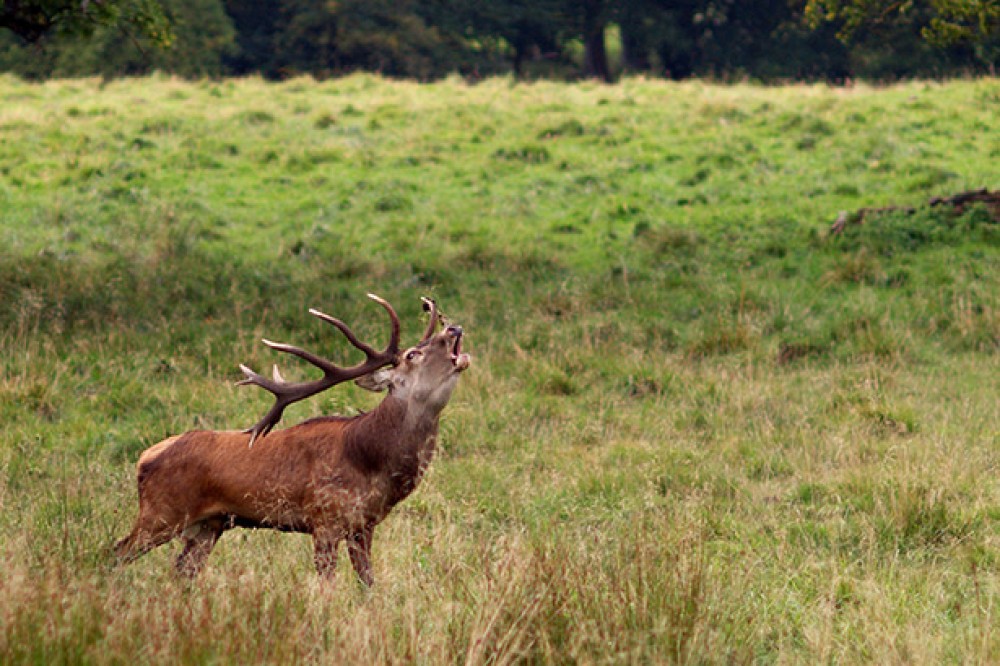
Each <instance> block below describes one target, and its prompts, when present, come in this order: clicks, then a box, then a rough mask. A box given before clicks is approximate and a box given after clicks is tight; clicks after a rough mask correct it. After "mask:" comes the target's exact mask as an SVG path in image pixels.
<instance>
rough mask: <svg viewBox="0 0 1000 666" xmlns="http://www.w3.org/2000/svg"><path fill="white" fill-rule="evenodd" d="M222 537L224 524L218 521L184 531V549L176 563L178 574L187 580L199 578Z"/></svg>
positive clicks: (204, 523)
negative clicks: (206, 561) (216, 543)
mask: <svg viewBox="0 0 1000 666" xmlns="http://www.w3.org/2000/svg"><path fill="white" fill-rule="evenodd" d="M221 535H222V523H221V522H218V521H213V522H210V523H208V522H203V523H195V524H194V525H191V526H190V527H188V528H187V529H186V530H184V534H183V540H184V549H183V550H182V551H181V553H180V555H178V556H177V560H176V561H175V562H174V567H175V568H176V569H177V573H178V574H180V575H181V576H184V577H185V578H194V577H195V576H197V575H198V574H199V573H200V572H201V569H202V567H204V566H205V560H206V559H208V556H209V554H210V553H211V552H212V548H214V547H215V542H216V541H218V540H219V537H220V536H221Z"/></svg>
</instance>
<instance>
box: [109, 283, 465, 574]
mask: <svg viewBox="0 0 1000 666" xmlns="http://www.w3.org/2000/svg"><path fill="white" fill-rule="evenodd" d="M368 297H369V298H371V299H372V300H374V301H375V302H376V303H378V304H379V305H381V306H382V307H383V308H384V309H385V310H386V312H387V313H388V315H389V320H390V326H391V330H390V336H389V342H388V344H387V345H386V347H385V348H384V349H382V350H376V349H375V348H373V347H372V346H370V345H368V344H366V343H364V342H362V341H361V340H359V339H358V337H357V336H356V335H355V334H354V333H353V332H352V331H351V329H350V328H349V327H348V326H347V325H346V324H344V323H343V322H342V321H340V320H339V319H336V318H334V317H331V316H330V315H327V314H324V313H322V312H320V311H319V310H315V309H310V310H309V312H310V314H312V315H313V316H315V317H317V318H319V319H321V320H322V321H324V322H326V323H328V324H331V325H333V326H334V327H335V328H337V329H339V330H340V332H341V333H343V335H344V337H346V338H347V340H348V342H350V344H351V345H353V346H354V347H355V348H357V349H359V350H360V351H362V352H363V353H364V355H365V360H364V361H362V362H360V363H358V364H357V365H354V366H351V367H342V366H338V365H335V364H334V363H332V362H331V361H329V360H327V359H324V358H322V357H320V356H317V355H315V354H313V353H311V352H309V351H306V350H304V349H301V348H299V347H296V346H293V345H289V344H284V343H278V342H272V341H270V340H267V339H264V340H263V342H264V344H265V345H267V346H268V347H270V348H271V349H274V350H276V351H279V352H283V353H287V354H291V355H293V356H297V357H299V358H301V359H303V360H305V361H307V362H308V363H310V364H312V365H314V366H316V367H317V368H319V369H320V370H322V371H323V376H322V377H320V378H318V379H315V380H312V381H305V382H299V383H295V382H289V381H286V380H285V379H284V378H283V377H282V376H281V373H280V372H279V371H278V367H277V365H275V366H274V369H273V373H272V377H273V378H271V379H268V378H266V377H263V376H261V375H259V374H257V373H256V372H254V371H253V370H251V369H250V368H248V367H247V366H245V365H240V369H241V370H242V372H243V374H244V379H243V380H242V381H240V382H238V384H240V385H256V386H258V387H260V388H262V389H264V390H265V391H268V392H270V393H271V394H273V396H274V399H275V400H274V404H273V406H272V407H271V408H270V409H269V410H268V411H267V413H266V414H265V415H264V416H263V417H262V418H261V419H260V420H259V421H258V422H257V423H256V424H254V425H253V426H252V427H250V428H248V429H247V430H243V431H210V430H192V431H189V432H186V433H184V434H181V435H176V436H173V437H168V438H167V439H164V440H163V441H161V442H159V443H157V444H154V445H152V446H150V447H149V448H147V449H146V450H145V451H143V452H142V454H140V456H139V460H138V463H137V465H136V480H137V486H138V491H139V514H138V517H137V518H136V520H135V524H134V526H133V528H132V531H131V532H130V533H129V534H128V535H127V536H125V537H124V538H123V539H121V540H120V541H118V542H117V543H116V544H115V546H114V554H115V556H116V561H117V563H119V564H127V563H129V562H132V561H134V560H135V559H137V558H139V557H141V556H142V555H144V554H145V553H147V552H149V551H150V550H152V549H154V548H157V547H158V546H161V545H163V544H165V543H167V542H169V541H171V540H172V539H174V538H177V537H179V538H180V539H181V541H182V542H183V547H182V549H181V551H180V554H179V555H177V558H176V560H175V563H174V566H175V569H176V572H177V573H178V574H179V575H180V576H182V577H185V578H189V579H191V578H195V577H196V576H197V575H198V574H199V573H200V572H201V570H202V569H203V567H204V565H205V561H206V559H207V558H208V556H209V554H210V553H211V552H212V549H213V547H214V546H215V544H216V542H217V541H218V540H219V538H220V537H221V536H222V534H223V533H224V532H226V531H227V530H230V529H233V528H236V527H242V528H265V529H274V530H279V531H283V532H298V533H305V534H309V535H311V536H312V540H313V549H314V552H313V559H314V564H315V567H316V571H317V573H318V574H319V575H320V576H321V578H322V579H332V578H333V577H334V573H335V571H336V567H337V551H338V548H339V545H340V544H341V542H344V543H345V544H346V548H347V551H348V555H349V556H350V561H351V564H352V566H353V568H354V571H355V573H356V574H357V576H358V578H359V579H360V580H361V581H362V582H363V583H364V584H365V585H366V586H371V585H372V584H373V582H374V580H373V576H372V567H371V547H372V536H373V532H374V530H375V527H376V526H377V525H378V524H379V523H380V522H382V520H384V519H385V518H386V516H387V515H388V514H389V512H390V511H391V510H392V508H393V507H394V506H395V505H396V504H398V503H399V502H401V501H402V500H404V499H406V497H407V496H409V495H410V494H411V493H412V492H413V491H414V490H415V489H416V487H417V485H418V484H419V483H420V481H421V479H422V478H423V476H424V474H425V472H426V470H427V468H428V466H429V464H430V462H431V459H432V457H433V455H434V451H435V448H436V446H437V437H438V422H439V419H440V415H441V412H442V410H443V409H444V407H445V406H446V405H447V404H448V401H449V399H450V398H451V395H452V391H453V390H454V388H455V386H456V384H457V382H458V378H459V376H460V375H461V374H462V373H463V372H464V371H465V370H467V369H468V368H469V365H470V362H471V358H470V356H469V354H467V353H465V352H463V351H462V339H463V337H462V327H461V326H457V325H453V324H449V323H448V322H447V321H446V319H445V318H444V316H443V315H442V314H441V313H439V312H438V310H437V306H436V304H435V303H434V302H433V301H431V300H429V299H423V301H424V310H425V311H427V312H429V313H430V322H429V324H428V325H427V328H426V330H425V332H424V335H423V337H422V338H421V340H420V341H419V342H418V343H417V344H416V345H414V346H412V347H410V348H408V349H406V350H405V351H402V352H400V349H399V339H400V323H399V317H398V316H397V315H396V312H395V310H393V308H392V306H391V305H390V304H389V303H388V302H387V301H385V300H383V299H381V298H379V297H378V296H376V295H374V294H368ZM439 321H440V323H441V325H442V330H441V331H440V332H437V325H438V323H439ZM350 380H354V381H355V383H356V384H357V385H359V386H361V387H362V388H365V389H368V390H371V391H377V392H378V391H385V392H386V395H385V397H384V398H383V399H382V401H381V402H380V403H379V404H378V406H377V407H375V408H374V409H373V410H371V411H369V412H363V413H360V414H358V415H355V416H321V417H317V418H311V419H309V420H306V421H304V422H302V423H299V424H298V425H295V426H292V427H289V428H284V429H278V430H274V431H273V432H272V430H273V428H274V426H275V425H276V424H277V423H278V422H279V421H280V420H281V417H282V414H283V413H284V410H285V408H286V407H288V406H289V405H291V404H293V403H296V402H298V401H300V400H304V399H305V398H308V397H310V396H313V395H315V394H317V393H320V392H322V391H325V390H327V389H329V388H332V387H333V386H336V385H337V384H341V383H343V382H346V381H350Z"/></svg>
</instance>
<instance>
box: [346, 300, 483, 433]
mask: <svg viewBox="0 0 1000 666" xmlns="http://www.w3.org/2000/svg"><path fill="white" fill-rule="evenodd" d="M424 309H425V310H427V311H429V312H430V313H431V316H430V323H429V324H428V327H427V331H426V332H425V333H424V337H423V339H422V340H421V341H420V342H418V343H417V344H416V345H414V346H413V347H410V348H409V349H407V350H405V351H404V352H403V353H401V354H400V355H399V358H398V360H397V362H396V364H395V365H393V366H392V367H388V368H380V369H378V370H375V371H374V372H372V373H369V374H367V375H364V376H362V377H359V378H358V379H356V380H355V383H356V384H357V385H358V386H360V387H362V388H365V389H368V390H369V391H388V392H389V395H391V396H393V397H395V398H396V399H398V400H402V401H403V402H405V403H407V406H408V407H409V409H411V410H414V411H418V410H419V411H421V412H424V411H425V412H428V413H430V414H437V413H438V412H440V411H441V410H442V409H443V408H444V406H445V405H446V404H448V399H449V398H450V397H451V392H452V390H453V389H454V388H455V384H456V383H457V381H458V375H459V374H460V373H461V372H463V371H464V370H465V369H466V368H468V367H469V364H470V362H471V359H470V357H469V355H468V354H466V353H463V352H462V327H461V326H455V325H449V324H447V322H446V321H445V320H444V316H443V315H441V314H440V313H439V312H438V311H437V306H436V304H435V303H434V302H433V301H431V300H429V299H424ZM438 321H441V323H442V325H444V330H442V331H441V332H440V333H437V334H436V335H435V331H436V328H437V323H438Z"/></svg>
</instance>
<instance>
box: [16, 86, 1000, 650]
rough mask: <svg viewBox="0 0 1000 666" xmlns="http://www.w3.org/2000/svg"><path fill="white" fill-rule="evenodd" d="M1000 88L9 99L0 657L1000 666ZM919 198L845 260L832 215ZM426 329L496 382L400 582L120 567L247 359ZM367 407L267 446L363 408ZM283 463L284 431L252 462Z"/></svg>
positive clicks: (244, 420)
mask: <svg viewBox="0 0 1000 666" xmlns="http://www.w3.org/2000/svg"><path fill="white" fill-rule="evenodd" d="M998 109H1000V81H997V80H996V79H983V80H968V81H954V82H948V83H937V82H911V83H906V84H900V85H896V86H892V87H869V86H865V85H857V86H854V87H850V88H832V87H827V86H821V85H789V86H780V87H763V86H757V85H752V84H729V85H721V84H711V83H705V82H697V81H692V82H685V83H672V82H663V81H654V80H645V79H626V80H624V81H622V82H621V83H619V84H616V85H613V86H607V85H601V84H597V83H576V84H565V83H545V82H537V83H530V84H518V83H514V82H512V81H511V80H508V79H493V80H486V81H484V82H481V83H479V84H477V85H474V86H471V85H467V84H466V83H465V82H463V81H462V80H460V79H449V80H445V81H442V82H439V83H434V84H414V83H406V82H394V81H387V80H383V79H380V78H378V77H373V76H367V75H365V76H352V77H348V78H344V79H338V80H330V81H323V82H317V81H313V80H311V79H293V80H289V81H286V82H282V83H268V82H264V81H261V80H258V79H245V80H221V81H208V80H206V81H195V82H189V81H181V80H175V79H171V78H167V77H161V76H156V77H150V78H142V79H131V80H119V81H101V80H97V79H94V80H64V81H53V82H48V83H41V84H37V83H32V84H29V83H25V82H21V81H19V80H17V79H14V78H11V77H0V137H2V141H0V349H2V354H0V424H2V425H0V561H2V565H0V662H3V663H11V664H14V663H17V664H20V663H36V664H46V665H48V664H68V663H74V664H76V663H87V664H121V663H130V664H131V663H144V664H159V663H212V664H223V663H275V664H278V663H281V664H285V663H359V664H361V663H363V664H370V663H422V664H437V663H466V664H487V663H489V664H504V663H584V664H597V663H757V662H761V663H781V664H786V663H821V662H822V663H935V664H938V663H990V662H997V661H1000V630H998V627H1000V623H998V616H1000V524H998V520H1000V482H998V480H997V475H998V473H1000V401H998V396H1000V361H998V351H1000V226H998V224H997V223H996V221H995V219H993V218H991V215H990V213H989V211H987V210H986V209H984V208H977V207H974V208H972V209H970V210H967V211H965V212H963V213H961V214H950V213H948V212H947V211H943V210H940V209H937V208H935V209H929V208H925V207H922V206H921V204H923V203H924V202H926V201H927V200H928V199H929V198H930V197H931V196H934V195H947V194H951V193H954V192H958V191H963V190H968V189H972V188H979V187H989V188H990V189H997V188H998V187H1000V113H997V110H998ZM890 204H894V205H906V206H918V210H917V211H916V212H915V213H913V214H903V213H893V214H887V215H884V216H880V217H875V218H870V219H868V220H866V222H865V224H863V225H853V226H849V227H847V229H846V230H845V232H844V233H842V234H838V235H831V234H830V233H829V231H828V229H829V226H830V224H831V223H832V222H833V220H834V219H835V218H836V217H837V215H838V213H839V212H840V211H843V210H855V209H858V208H862V207H867V206H885V205H890ZM366 292H375V293H377V294H380V295H381V296H383V297H385V298H387V299H388V300H390V301H391V302H392V303H393V304H394V305H395V306H396V308H397V310H398V311H399V313H400V316H401V318H402V320H403V324H404V344H405V343H406V341H407V340H414V339H415V338H416V337H417V336H418V335H419V333H420V331H422V330H423V326H424V320H423V319H421V312H420V300H419V297H420V296H424V295H426V296H433V297H434V298H436V299H437V300H438V302H439V303H440V304H441V307H442V308H443V310H444V311H445V312H446V314H447V315H448V316H449V317H450V318H451V319H452V320H454V321H455V322H458V323H461V324H462V325H463V326H464V328H465V331H466V334H467V340H466V350H467V351H469V352H470V353H472V355H473V357H474V362H473V367H472V368H471V369H470V370H469V371H468V372H467V373H466V374H465V375H464V376H463V378H462V380H461V383H460V385H459V387H458V389H457V390H456V393H455V396H454V397H453V399H452V402H451V404H450V405H449V407H448V408H447V409H446V411H445V413H444V416H443V421H442V442H441V447H440V449H439V451H438V456H437V458H436V459H435V462H434V464H433V466H432V468H431V472H430V473H429V475H428V476H427V478H426V479H425V480H424V482H423V484H422V485H421V486H420V488H419V489H418V490H417V492H416V493H415V494H414V495H413V496H412V497H410V498H409V499H408V500H407V501H406V502H405V503H403V504H401V505H400V506H399V507H397V509H396V511H395V512H394V513H393V514H392V515H390V517H389V518H388V519H387V520H386V522H385V523H383V524H382V526H381V527H380V528H379V529H378V530H377V531H376V534H375V544H374V552H373V556H374V562H373V565H374V569H375V578H376V585H375V586H374V587H373V588H372V589H370V590H366V589H364V588H363V587H362V586H361V585H360V584H359V583H358V582H357V580H356V578H355V577H354V576H353V574H352V572H351V571H350V567H349V565H348V563H347V562H346V558H341V559H342V562H341V570H340V572H339V578H338V581H337V584H336V585H335V586H324V585H322V584H321V583H320V581H319V580H318V579H317V578H316V576H315V573H314V571H313V568H312V551H311V543H310V541H309V539H308V538H307V537H305V536H301V535H286V534H275V533H270V532H265V531H245V530H243V531H241V530H235V531H232V532H229V533H227V534H226V535H225V536H224V537H223V539H222V540H221V542H220V544H219V546H218V547H217V548H216V550H215V552H214V553H213V555H212V557H211V558H210V560H209V563H208V566H207V568H206V570H205V572H204V573H203V575H202V576H201V578H199V579H198V580H197V581H196V582H194V583H191V584H189V583H185V582H184V581H181V580H178V579H176V578H175V577H174V575H173V572H172V567H171V563H172V559H173V557H174V555H175V554H176V552H177V545H176V544H171V545H168V546H166V547H163V548H161V549H159V550H157V551H154V552H153V553H151V554H149V555H147V556H146V557H144V558H143V559H141V560H139V561H138V562H136V563H134V564H132V565H130V566H128V567H125V568H113V567H111V566H110V565H109V557H108V549H109V547H110V546H111V544H112V543H113V542H114V541H115V540H116V539H117V538H119V537H121V536H122V535H124V534H125V533H126V532H127V531H128V529H129V528H130V527H131V522H132V520H133V518H134V515H135V507H136V491H135V461H136V459H137V458H138V455H139V453H140V452H141V451H142V450H143V449H144V448H146V447H147V446H150V445H151V444H153V443H155V442H157V441H159V440H160V439H162V438H163V437H165V436H167V435H170V434H177V433H180V432H183V431H185V430H189V429H192V428H219V429H228V428H244V427H248V426H250V425H251V424H252V423H253V422H254V421H256V420H257V419H258V418H259V417H260V415H261V414H263V412H264V411H265V410H266V409H267V407H268V405H269V404H270V403H269V400H268V399H267V397H266V396H265V395H261V394H260V392H256V391H255V389H252V388H237V387H235V386H234V383H235V381H236V380H238V379H239V378H240V377H241V375H240V373H239V370H238V364H239V363H246V364H248V365H250V366H251V367H254V368H257V369H258V370H263V369H266V368H267V367H268V366H269V365H270V364H271V363H272V362H280V363H281V366H282V370H283V371H284V373H285V375H286V376H287V377H290V378H304V377H306V376H309V375H310V372H309V369H308V368H307V367H304V366H303V365H302V364H296V363H295V362H293V361H292V360H291V359H289V358H278V355H276V354H275V353H274V352H272V351H270V350H268V349H267V348H266V347H264V346H263V345H262V344H261V343H260V338H261V337H268V338H270V339H275V340H282V341H289V342H293V343H296V344H300V345H302V346H306V347H309V348H311V349H314V350H316V351H320V352H322V353H324V354H326V355H328V356H330V357H332V358H335V359H339V360H341V361H343V362H347V361H349V360H352V359H353V358H354V357H353V356H351V350H350V348H349V347H348V346H347V345H346V344H345V343H344V342H343V340H342V339H340V338H339V336H338V335H337V334H336V332H335V331H333V330H332V329H330V328H329V327H324V326H323V325H321V324H319V323H317V322H316V321H315V320H314V319H313V318H311V317H309V315H308V314H307V310H308V308H310V307H317V308H319V309H321V310H324V311H326V312H329V313H331V314H334V315H336V316H338V317H340V318H342V319H344V320H346V321H347V322H348V323H349V324H351V325H352V326H353V327H354V329H355V331H357V332H358V333H359V334H361V335H362V337H364V338H366V339H371V340H375V341H376V342H379V341H382V340H384V339H385V338H386V336H387V330H386V325H385V318H384V315H383V313H382V312H381V311H380V309H379V308H377V307H376V306H374V305H372V304H371V303H370V302H369V301H368V300H367V299H366V298H364V294H365V293H366ZM377 400H378V398H377V397H375V396H372V395H370V394H367V393H364V392H362V391H361V390H359V389H357V388H356V387H354V386H353V385H351V386H341V387H337V388H336V389H334V390H332V391H330V392H328V393H326V394H323V395H322V396H319V397H316V398H313V399H311V400H309V401H306V402H304V403H300V404H298V405H296V406H294V407H292V408H290V409H289V410H288V412H287V413H286V414H285V418H284V423H285V424H290V423H294V422H296V421H299V420H302V419H304V418H307V417H310V416H315V415H319V414H329V413H345V414H350V413H356V412H357V411H358V410H364V409H369V408H371V407H372V406H373V405H374V404H376V401H377ZM260 445H264V446H266V440H264V442H262V443H261V444H258V446H260Z"/></svg>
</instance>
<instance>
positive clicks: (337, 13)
mask: <svg viewBox="0 0 1000 666" xmlns="http://www.w3.org/2000/svg"><path fill="white" fill-rule="evenodd" d="M419 4H420V3H419V2H417V0H341V1H339V2H322V3H318V2H313V1H312V0H289V1H288V2H285V3H284V4H283V11H282V16H281V22H280V23H279V32H278V34H277V36H276V61H277V62H278V64H279V65H280V66H281V67H283V68H284V69H287V70H288V71H291V72H294V71H302V72H312V73H314V74H318V75H322V76H329V75H331V74H340V73H344V72H350V71H355V70H367V71H376V72H381V73H383V74H386V75H388V76H409V77H414V78H420V79H427V78H431V77H435V76H443V75H444V74H447V73H448V71H449V69H450V67H449V65H450V63H451V57H452V54H451V53H450V52H449V47H450V46H451V47H454V46H456V45H455V44H453V43H451V42H449V41H448V40H447V37H446V35H444V34H443V33H442V32H441V31H439V30H438V29H437V28H436V27H435V26H432V25H428V24H427V23H426V22H425V21H424V19H423V17H422V16H421V15H420V14H419V12H418V6H419Z"/></svg>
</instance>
